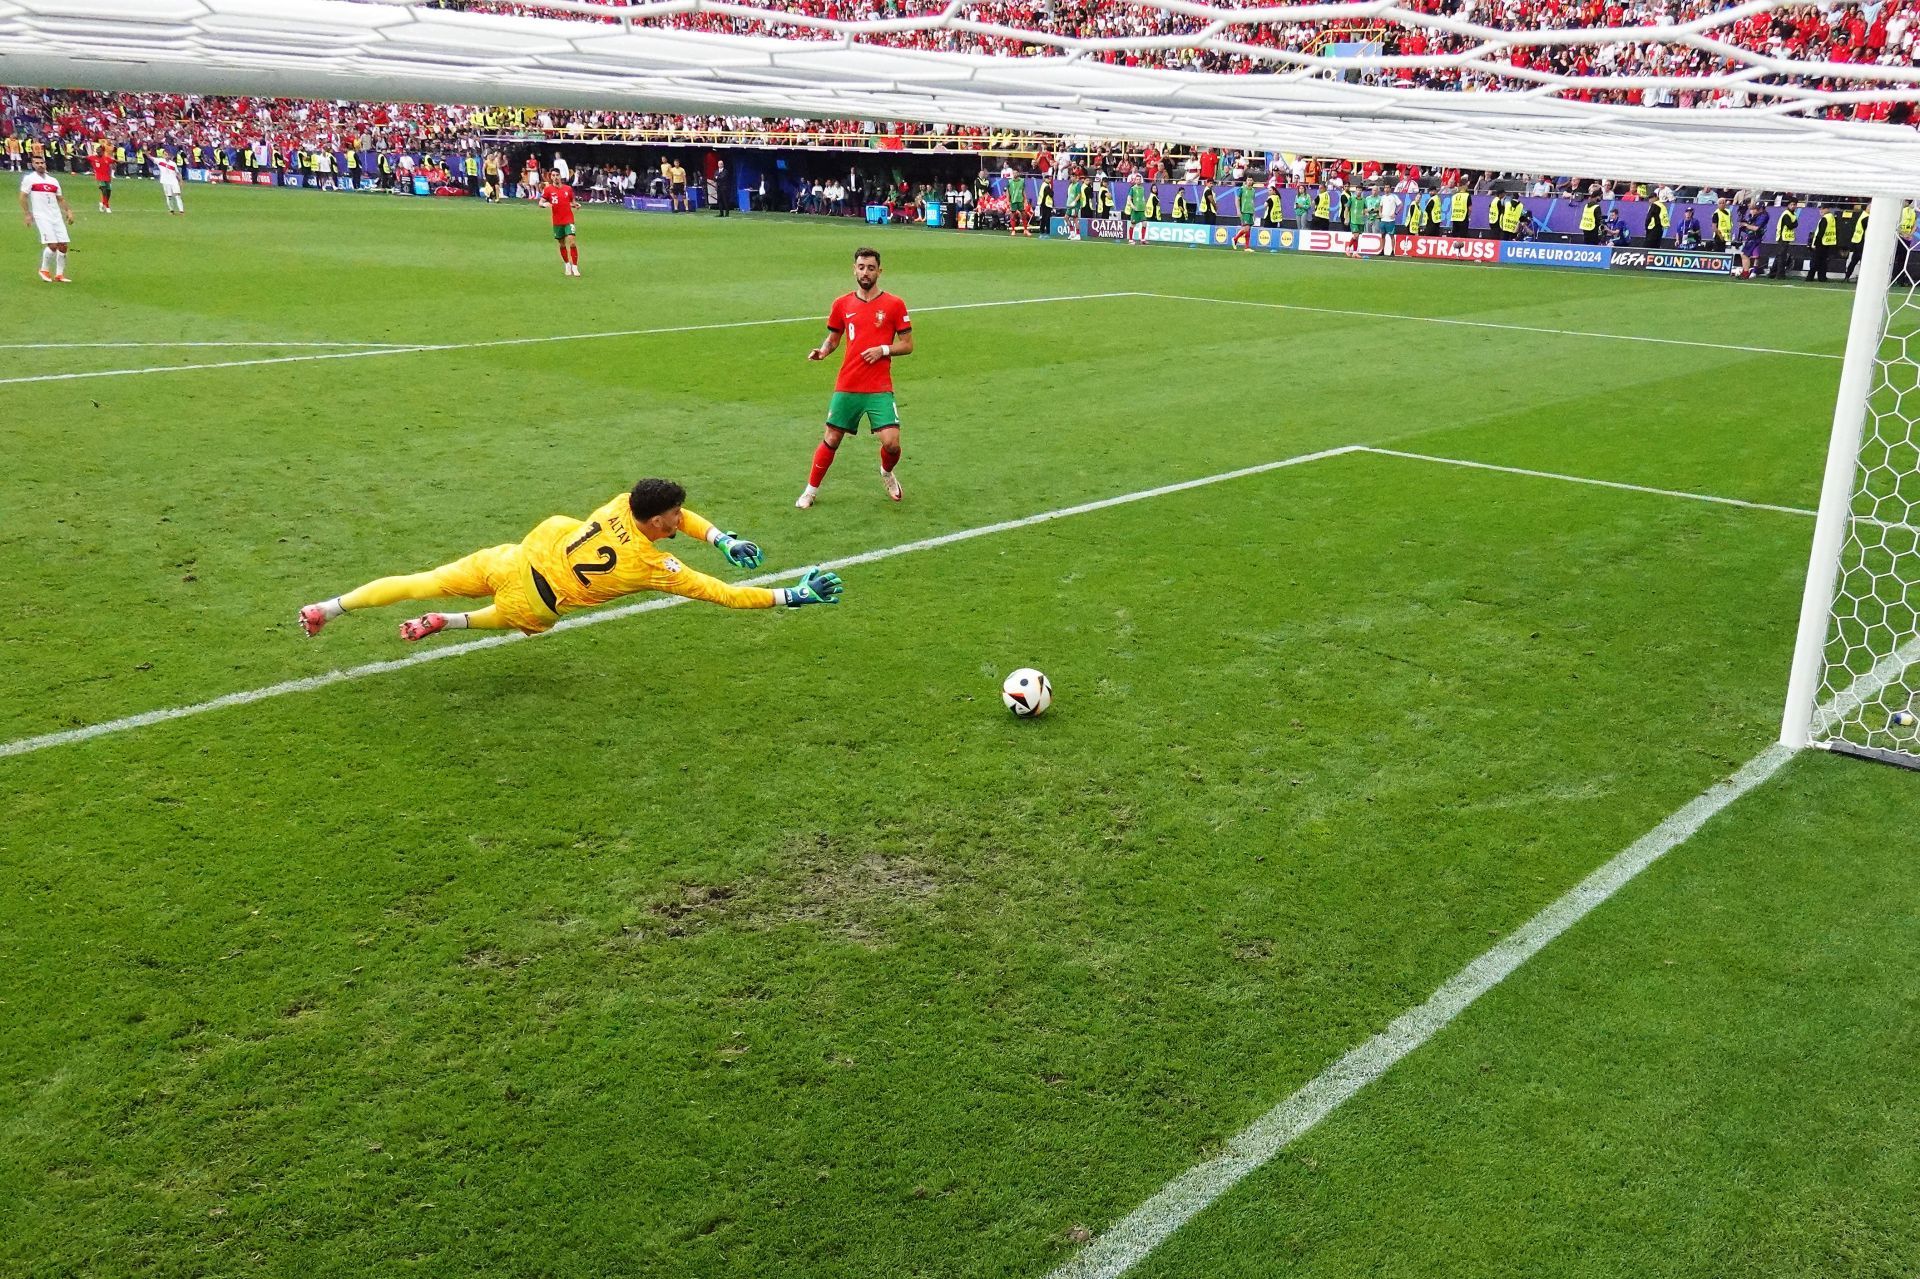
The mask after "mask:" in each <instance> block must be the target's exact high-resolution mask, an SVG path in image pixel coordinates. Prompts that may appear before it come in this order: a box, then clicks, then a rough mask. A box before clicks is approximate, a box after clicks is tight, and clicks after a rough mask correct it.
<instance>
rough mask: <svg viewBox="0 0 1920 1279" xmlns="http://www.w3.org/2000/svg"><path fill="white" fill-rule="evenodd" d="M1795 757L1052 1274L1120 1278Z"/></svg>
mask: <svg viewBox="0 0 1920 1279" xmlns="http://www.w3.org/2000/svg"><path fill="white" fill-rule="evenodd" d="M1795 753H1796V752H1795V751H1794V750H1792V749H1791V748H1790V747H1786V746H1782V745H1780V744H1779V743H1777V742H1776V743H1775V744H1774V745H1772V746H1769V747H1768V748H1767V749H1765V750H1763V751H1761V752H1760V753H1759V754H1758V755H1755V756H1754V757H1753V758H1752V759H1750V760H1748V761H1747V762H1746V764H1745V765H1743V766H1742V767H1741V768H1740V770H1739V771H1738V772H1736V773H1735V774H1734V775H1733V776H1732V777H1731V778H1729V779H1728V780H1726V781H1723V782H1720V783H1718V784H1717V785H1715V786H1712V787H1709V788H1708V789H1707V790H1706V791H1704V792H1702V793H1701V794H1700V795H1698V796H1696V797H1695V798H1694V799H1692V800H1691V801H1689V802H1688V803H1687V804H1686V805H1684V806H1683V807H1681V808H1680V809H1679V810H1677V811H1676V812H1674V813H1673V814H1672V815H1671V816H1670V817H1668V818H1667V819H1666V820H1665V821H1663V822H1661V823H1660V824H1659V825H1658V826H1655V827H1654V828H1653V829H1652V830H1650V831H1648V832H1647V833H1646V834H1645V835H1642V836H1641V837H1640V838H1639V839H1638V840H1636V841H1634V842H1633V843H1632V844H1630V845H1628V846H1627V847H1626V848H1625V849H1623V850H1622V851H1620V852H1619V853H1617V854H1615V855H1614V856H1613V858H1612V859H1611V860H1609V861H1608V862H1606V863H1605V864H1604V865H1602V866H1601V867H1600V868H1599V869H1598V870H1595V871H1593V872H1592V873H1591V874H1589V875H1588V876H1587V877H1586V878H1585V879H1583V880H1581V881H1580V882H1579V883H1578V884H1576V885H1575V886H1574V887H1573V888H1571V889H1569V890H1568V891H1567V892H1566V893H1565V894H1564V895H1563V896H1561V897H1560V898H1559V899H1557V900H1556V901H1554V902H1553V903H1552V904H1551V905H1549V906H1548V907H1546V909H1544V910H1542V911H1541V912H1540V913H1539V914H1537V915H1535V916H1534V917H1533V918H1532V919H1529V920H1528V921H1527V922H1526V923H1524V924H1522V925H1520V927H1518V928H1516V929H1515V930H1514V931H1513V932H1511V933H1509V934H1508V935H1507V936H1506V937H1505V938H1503V939H1502V940H1500V941H1499V942H1497V943H1495V944H1494V945H1493V946H1492V947H1491V948H1489V949H1488V950H1487V951H1486V952H1484V953H1483V954H1481V955H1480V956H1479V958H1477V959H1475V960H1473V961H1472V962H1471V963H1469V964H1468V965H1467V966H1466V967H1464V968H1462V969H1461V970H1460V971H1459V972H1457V973H1455V974H1454V975H1453V976H1452V977H1450V978H1448V979H1447V981H1446V982H1445V983H1443V984H1442V985H1441V987H1440V988H1439V989H1438V990H1436V991H1434V992H1433V994H1432V995H1430V996H1428V998H1427V1001H1426V1002H1425V1003H1423V1004H1420V1005H1418V1006H1417V1007H1414V1008H1410V1009H1408V1010H1407V1011H1406V1012H1404V1013H1402V1014H1400V1016H1398V1017H1396V1018H1395V1019H1394V1020H1393V1021H1392V1022H1391V1023H1390V1024H1389V1025H1388V1026H1387V1028H1386V1029H1385V1030H1383V1031H1381V1032H1380V1033H1379V1034H1377V1035H1375V1036H1374V1037H1373V1038H1371V1039H1369V1040H1367V1041H1366V1042H1365V1043H1363V1044H1361V1045H1360V1046H1359V1047H1357V1048H1353V1049H1350V1050H1349V1051H1348V1052H1346V1053H1345V1054H1343V1055H1342V1056H1341V1057H1340V1058H1339V1059H1338V1060H1336V1061H1335V1062H1334V1063H1333V1064H1332V1065H1330V1066H1328V1067H1327V1068H1326V1069H1325V1070H1323V1071H1321V1072H1320V1073H1319V1074H1318V1075H1316V1076H1314V1078H1313V1079H1312V1080H1310V1081H1309V1082H1308V1083H1307V1084H1306V1085H1305V1086H1304V1087H1302V1088H1301V1089H1300V1090H1299V1091H1297V1092H1295V1093H1294V1094H1293V1095H1292V1096H1290V1097H1288V1098H1287V1099H1286V1100H1285V1101H1283V1102H1281V1103H1280V1104H1279V1105H1277V1106H1275V1107H1274V1108H1273V1109H1272V1110H1269V1111H1268V1112H1267V1113H1266V1114H1264V1115H1262V1116H1260V1117H1259V1118H1258V1119H1256V1120H1254V1121H1253V1122H1252V1123H1251V1124H1249V1125H1247V1126H1246V1127H1245V1128H1243V1129H1242V1130H1241V1131H1240V1132H1239V1133H1237V1134H1236V1135H1235V1136H1234V1137H1233V1138H1232V1139H1231V1140H1229V1141H1228V1142H1227V1149H1226V1151H1225V1153H1223V1154H1220V1155H1217V1156H1215V1157H1214V1158H1212V1159H1209V1160H1208V1161H1207V1162H1205V1163H1203V1164H1197V1165H1195V1166H1194V1167H1192V1168H1190V1169H1188V1170H1187V1171H1186V1172H1184V1173H1182V1174H1181V1175H1180V1176H1178V1177H1175V1178H1174V1179H1173V1180H1172V1181H1169V1182H1168V1183H1167V1184H1166V1185H1165V1186H1163V1187H1161V1189H1160V1190H1159V1192H1158V1193H1156V1194H1155V1195H1154V1196H1153V1197H1152V1198H1150V1199H1148V1200H1147V1201H1146V1202H1145V1203H1143V1204H1141V1205H1140V1206H1139V1207H1138V1208H1135V1209H1134V1210H1133V1211H1132V1212H1130V1213H1128V1214H1127V1215H1126V1216H1125V1217H1124V1218H1122V1219H1121V1220H1120V1221H1119V1222H1118V1223H1117V1224H1115V1225H1114V1227H1113V1228H1112V1229H1110V1230H1108V1231H1107V1232H1106V1233H1104V1234H1102V1235H1100V1236H1098V1237H1097V1238H1095V1239H1094V1241H1093V1242H1092V1243H1090V1244H1088V1245H1087V1247H1086V1249H1085V1250H1084V1251H1083V1252H1081V1253H1080V1254H1079V1255H1078V1256H1076V1257H1074V1258H1073V1259H1072V1260H1071V1261H1069V1262H1067V1263H1066V1264H1065V1265H1063V1266H1060V1267H1059V1268H1058V1269H1056V1270H1054V1271H1053V1273H1052V1274H1051V1275H1050V1276H1049V1279H1117V1277H1118V1276H1120V1275H1123V1274H1125V1273H1126V1272H1127V1271H1129V1270H1131V1269H1132V1268H1133V1267H1134V1266H1135V1265H1137V1264H1139V1262H1140V1261H1142V1260H1143V1259H1145V1258H1146V1256H1147V1255H1148V1254H1149V1253H1151V1252H1152V1251H1153V1250H1154V1249H1156V1248H1158V1247H1159V1246H1160V1245H1161V1244H1162V1243H1164V1242H1165V1241H1166V1240H1167V1239H1168V1238H1169V1237H1170V1236H1171V1235H1172V1234H1173V1233H1174V1232H1175V1231H1176V1230H1178V1229H1180V1227H1181V1226H1183V1225H1185V1224H1186V1223H1187V1222H1189V1221H1191V1220H1192V1219H1193V1218H1194V1217H1195V1216H1197V1215H1198V1214H1199V1213H1200V1212H1201V1211H1202V1210H1203V1209H1205V1208H1206V1207H1208V1206H1209V1205H1210V1204H1212V1203H1213V1202H1214V1201H1215V1200H1217V1199H1219V1198H1220V1197H1221V1196H1222V1195H1224V1194H1226V1193H1227V1191H1229V1190H1231V1189H1232V1188H1233V1187H1234V1186H1235V1185H1237V1184H1239V1182H1240V1181H1241V1180H1242V1179H1243V1178H1245V1177H1246V1176H1247V1174H1248V1173H1251V1172H1253V1171H1254V1170H1255V1169H1257V1168H1259V1167H1260V1166H1261V1165H1263V1164H1265V1163H1266V1162H1267V1161H1269V1160H1270V1159H1272V1158H1273V1157H1274V1156H1275V1155H1277V1154H1279V1153H1280V1151H1282V1150H1284V1149H1285V1148H1286V1147H1287V1146H1288V1145H1289V1144H1290V1143H1292V1142H1293V1141H1294V1140H1296V1139H1297V1138H1299V1137H1300V1136H1302V1135H1303V1134H1305V1133H1306V1132H1308V1131H1309V1130H1310V1129H1312V1128H1313V1127H1314V1125H1316V1124H1318V1123H1319V1122H1320V1121H1321V1120H1323V1119H1325V1118H1326V1117H1327V1116H1328V1115H1330V1114H1332V1113H1333V1111H1334V1110H1336V1109H1338V1108H1339V1106H1340V1105H1341V1104H1342V1103H1343V1102H1345V1101H1346V1100H1347V1099H1348V1098H1350V1097H1352V1096H1353V1095H1354V1094H1355V1093H1357V1092H1359V1091H1360V1090H1361V1089H1362V1088H1365V1087H1366V1086H1367V1085H1368V1084H1370V1083H1372V1082H1373V1081H1374V1080H1376V1079H1378V1078H1380V1077H1381V1076H1382V1075H1384V1074H1386V1073H1387V1071H1388V1070H1390V1069H1392V1068H1393V1066H1394V1065H1395V1064H1396V1063H1397V1062H1399V1061H1400V1060H1401V1059H1402V1058H1404V1057H1406V1056H1407V1055H1408V1054H1409V1053H1411V1052H1413V1051H1414V1049H1416V1048H1419V1047H1420V1046H1421V1045H1423V1044H1425V1043H1426V1042H1427V1041H1428V1040H1430V1039H1432V1038H1433V1037H1434V1036H1435V1035H1437V1034H1439V1033H1440V1031H1442V1030H1443V1029H1445V1028H1446V1027H1447V1025H1448V1024H1449V1023H1451V1022H1452V1021H1453V1020H1454V1018H1456V1017H1458V1016H1459V1015H1460V1014H1461V1013H1463V1012H1465V1011H1466V1010H1467V1009H1468V1008H1469V1007H1471V1006H1472V1005H1473V1003H1474V1001H1475V1000H1477V999H1479V998H1480V996H1482V995H1484V994H1486V993H1487V992H1488V991H1490V990H1492V989H1493V988H1494V987H1495V986H1497V985H1499V984H1500V983H1501V981H1503V980H1504V979H1505V978H1506V977H1507V976H1508V975H1509V974H1511V973H1512V972H1513V971H1514V970H1515V969H1517V968H1519V967H1520V966H1521V965H1522V964H1524V963H1526V962H1527V961H1528V960H1529V959H1531V958H1533V957H1534V956H1535V955H1537V954H1539V953H1540V951H1541V950H1542V949H1544V948H1545V947H1546V946H1547V944H1548V943H1550V942H1551V941H1553V940H1554V938H1556V937H1558V936H1560V935H1561V934H1562V933H1564V932H1566V931H1567V930H1568V929H1569V928H1571V927H1573V926H1574V925H1575V924H1577V923H1579V922H1580V921H1581V920H1582V919H1584V918H1586V916H1587V915H1589V914H1591V913H1592V912H1593V910H1594V908H1595V907H1597V906H1599V905H1600V904H1601V903H1602V902H1604V901H1606V900H1607V899H1608V898H1610V897H1612V896H1613V895H1614V894H1615V893H1617V892H1619V891H1620V889H1621V888H1623V887H1625V886H1626V885H1627V884H1628V883H1630V882H1632V880H1633V879H1634V877H1635V876H1637V875H1639V874H1640V872H1641V871H1643V870H1645V869H1646V868H1647V867H1649V866H1651V865H1653V863H1655V862H1656V861H1658V860H1660V858H1661V857H1663V856H1665V855H1666V854H1667V853H1669V852H1671V851H1672V850H1673V849H1675V848H1677V847H1678V846H1679V845H1681V844H1683V843H1685V842H1686V841H1687V840H1688V839H1690V838H1692V836H1693V835H1694V834H1695V833H1696V832H1698V831H1699V830H1700V828H1701V827H1702V826H1705V825H1706V824H1707V822H1709V821H1711V820H1712V819H1713V818H1714V817H1715V816H1716V815H1718V814H1719V813H1720V812H1722V811H1723V810H1725V809H1726V808H1727V806H1728V805H1730V804H1732V803H1733V802H1734V801H1735V800H1737V799H1739V798H1740V797H1741V796H1743V795H1746V794H1747V793H1749V792H1750V791H1752V790H1754V789H1755V788H1757V787H1758V786H1760V785H1761V784H1762V783H1764V782H1766V781H1767V780H1768V779H1769V778H1771V777H1772V776H1773V775H1774V774H1775V773H1778V772H1779V771H1780V769H1781V767H1782V766H1783V765H1784V764H1786V762H1787V761H1788V760H1790V759H1792V758H1793V757H1794V755H1795Z"/></svg>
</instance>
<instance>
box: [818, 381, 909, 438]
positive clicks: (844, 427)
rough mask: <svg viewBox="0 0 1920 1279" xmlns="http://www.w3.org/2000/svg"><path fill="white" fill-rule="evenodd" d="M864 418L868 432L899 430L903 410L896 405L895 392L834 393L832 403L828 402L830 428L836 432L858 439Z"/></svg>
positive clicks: (828, 423)
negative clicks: (895, 428)
mask: <svg viewBox="0 0 1920 1279" xmlns="http://www.w3.org/2000/svg"><path fill="white" fill-rule="evenodd" d="M863 416H864V417H865V418H866V419H867V429H868V430H869V431H877V430H879V429H880V428H881V427H883V426H899V425H900V409H899V407H898V406H896V405H895V404H894V402H893V392H892V391H867V392H861V391H835V392H834V393H833V399H831V400H829V401H828V402H827V425H828V426H830V427H832V428H833V429H834V430H836V431H845V432H847V433H848V434H850V435H858V434H859V433H860V419H861V417H863Z"/></svg>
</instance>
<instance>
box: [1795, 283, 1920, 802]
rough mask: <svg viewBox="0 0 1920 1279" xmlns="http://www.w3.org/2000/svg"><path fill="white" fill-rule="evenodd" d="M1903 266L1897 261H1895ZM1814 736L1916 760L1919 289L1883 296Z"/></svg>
mask: <svg viewBox="0 0 1920 1279" xmlns="http://www.w3.org/2000/svg"><path fill="white" fill-rule="evenodd" d="M1903 265H1904V264H1903ZM1871 388H1872V389H1871V390H1870V392H1869V395H1868V400H1867V417H1866V423H1865V426H1864V428H1863V431H1862V434H1861V445H1860V451H1859V455H1858V460H1857V463H1856V466H1855V471H1854V485H1853V500H1852V503H1851V505H1850V507H1849V518H1848V521H1847V527H1846V534H1845V539H1844V541H1843V542H1842V544H1841V549H1840V564H1839V575H1838V578H1837V580H1836V582H1835V587H1834V597H1833V612H1832V617H1831V618H1830V620H1829V622H1828V627H1827V643H1826V669H1825V675H1824V679H1823V687H1822V688H1821V691H1820V703H1821V708H1820V710H1819V711H1817V712H1816V713H1815V716H1814V722H1813V739H1814V740H1815V741H1816V742H1820V743H1824V744H1827V745H1839V746H1842V747H1852V748H1856V749H1863V750H1865V751H1868V752H1871V753H1878V754H1882V755H1890V756H1898V757H1899V759H1898V761H1897V762H1902V763H1909V764H1913V765H1916V766H1920V727H1917V726H1916V725H1915V724H1914V723H1912V722H1908V721H1907V720H1906V718H1905V717H1908V716H1913V715H1915V714H1916V713H1917V711H1920V706H1917V705H1916V703H1920V665H1916V661H1915V659H1916V658H1920V289H1916V288H1915V286H1914V284H1913V283H1912V276H1911V273H1910V271H1908V270H1903V271H1902V272H1901V276H1900V277H1899V278H1897V279H1896V283H1895V284H1894V286H1893V287H1892V288H1891V289H1890V290H1889V291H1888V294H1887V307H1886V319H1885V324H1884V326H1883V328H1882V337H1881V342H1880V349H1879V353H1878V356H1877V358H1876V360H1875V362H1874V369H1873V377H1872V382H1871Z"/></svg>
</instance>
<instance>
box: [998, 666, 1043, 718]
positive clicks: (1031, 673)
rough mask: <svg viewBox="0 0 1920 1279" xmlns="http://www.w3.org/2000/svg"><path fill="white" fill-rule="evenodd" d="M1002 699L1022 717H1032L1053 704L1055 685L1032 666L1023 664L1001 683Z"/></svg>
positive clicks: (1011, 709)
mask: <svg viewBox="0 0 1920 1279" xmlns="http://www.w3.org/2000/svg"><path fill="white" fill-rule="evenodd" d="M1000 700H1001V701H1003V702H1005V703H1006V704H1007V709H1008V710H1010V711H1012V712H1013V713H1014V714H1015V715H1017V716H1019V717H1020V718H1021V719H1031V718H1033V717H1034V716H1035V715H1042V714H1045V713H1046V709H1047V707H1049V706H1051V705H1053V685H1051V684H1049V683H1047V677H1046V676H1045V675H1042V674H1041V673H1040V672H1039V671H1036V670H1034V669H1033V668H1032V667H1031V666H1022V667H1021V668H1020V669H1019V670H1017V671H1015V672H1014V673H1013V674H1011V675H1009V676H1007V678H1006V682H1005V683H1003V684H1001V685H1000Z"/></svg>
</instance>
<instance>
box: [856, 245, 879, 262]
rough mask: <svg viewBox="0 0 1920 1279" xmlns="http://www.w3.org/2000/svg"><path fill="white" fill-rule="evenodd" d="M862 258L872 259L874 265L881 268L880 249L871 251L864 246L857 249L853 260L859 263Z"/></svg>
mask: <svg viewBox="0 0 1920 1279" xmlns="http://www.w3.org/2000/svg"><path fill="white" fill-rule="evenodd" d="M861 258H872V259H873V264H874V265H875V266H879V265H880V250H878V249H869V248H866V247H864V246H862V247H861V248H858V249H855V250H854V251H853V260H854V261H855V262H858V261H859V260H860V259H861Z"/></svg>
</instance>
